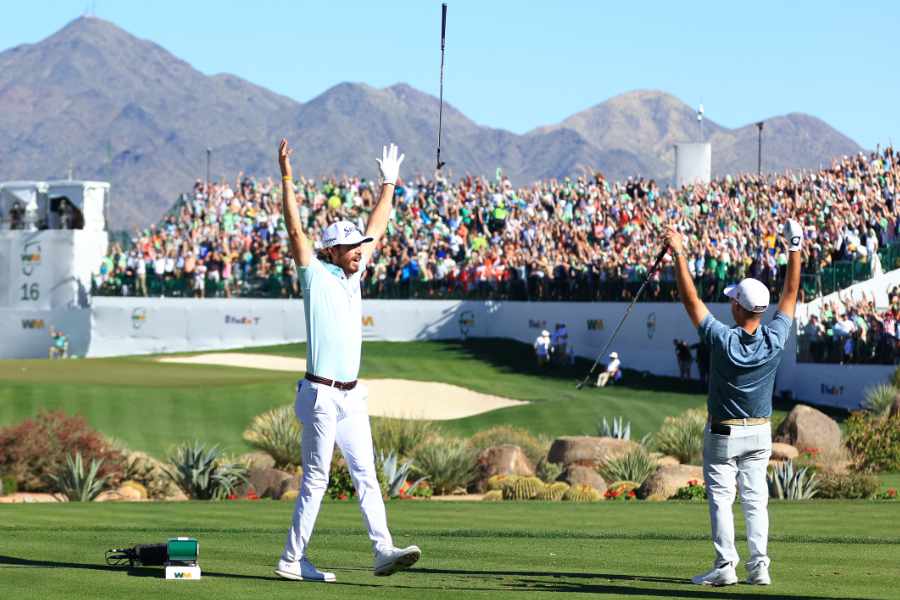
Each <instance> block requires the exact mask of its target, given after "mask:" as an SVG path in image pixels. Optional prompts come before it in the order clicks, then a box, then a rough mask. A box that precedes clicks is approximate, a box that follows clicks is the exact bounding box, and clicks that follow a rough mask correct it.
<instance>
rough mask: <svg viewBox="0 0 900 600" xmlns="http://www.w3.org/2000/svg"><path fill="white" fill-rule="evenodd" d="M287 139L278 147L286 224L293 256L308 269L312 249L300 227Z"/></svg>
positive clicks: (290, 151) (291, 150)
mask: <svg viewBox="0 0 900 600" xmlns="http://www.w3.org/2000/svg"><path fill="white" fill-rule="evenodd" d="M292 152H293V149H291V148H290V147H289V146H288V142H287V140H286V139H282V140H281V144H280V145H279V146H278V166H280V167H281V188H282V204H283V212H284V224H285V226H286V227H287V232H288V239H289V240H290V242H291V254H292V255H293V256H294V262H296V263H297V265H298V266H301V267H306V266H308V265H309V263H310V261H311V260H312V255H313V254H312V247H311V246H310V244H309V238H307V237H306V234H305V233H304V232H303V227H302V226H301V225H300V213H299V212H298V211H297V200H296V198H294V173H293V171H292V169H291V153H292Z"/></svg>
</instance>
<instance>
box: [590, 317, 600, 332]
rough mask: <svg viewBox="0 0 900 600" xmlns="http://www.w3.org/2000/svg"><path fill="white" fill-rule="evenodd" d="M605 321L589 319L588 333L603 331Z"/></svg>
mask: <svg viewBox="0 0 900 600" xmlns="http://www.w3.org/2000/svg"><path fill="white" fill-rule="evenodd" d="M603 328H604V325H603V319H588V320H587V330H588V331H603Z"/></svg>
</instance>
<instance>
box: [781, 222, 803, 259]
mask: <svg viewBox="0 0 900 600" xmlns="http://www.w3.org/2000/svg"><path fill="white" fill-rule="evenodd" d="M784 239H786V240H787V243H788V252H798V251H799V250H800V244H801V243H802V242H803V227H801V226H800V223H798V222H797V221H795V220H794V219H788V221H787V223H785V225H784Z"/></svg>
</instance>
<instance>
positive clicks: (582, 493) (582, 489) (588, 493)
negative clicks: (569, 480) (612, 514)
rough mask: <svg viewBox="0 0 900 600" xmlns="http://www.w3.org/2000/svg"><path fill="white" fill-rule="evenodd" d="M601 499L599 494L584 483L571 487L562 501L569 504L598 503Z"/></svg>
mask: <svg viewBox="0 0 900 600" xmlns="http://www.w3.org/2000/svg"><path fill="white" fill-rule="evenodd" d="M601 498H603V496H601V495H600V492H598V491H597V489H596V488H594V487H593V486H590V485H588V484H586V483H579V484H578V485H575V486H572V487H571V488H569V490H568V491H567V492H566V493H565V495H564V496H563V500H568V501H569V502H599V501H600V499H601Z"/></svg>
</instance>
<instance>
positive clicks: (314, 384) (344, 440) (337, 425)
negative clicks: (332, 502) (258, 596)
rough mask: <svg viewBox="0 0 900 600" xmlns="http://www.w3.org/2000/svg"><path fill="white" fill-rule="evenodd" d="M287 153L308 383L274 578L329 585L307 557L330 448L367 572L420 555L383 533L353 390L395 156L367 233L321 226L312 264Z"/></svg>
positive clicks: (363, 415) (360, 404)
mask: <svg viewBox="0 0 900 600" xmlns="http://www.w3.org/2000/svg"><path fill="white" fill-rule="evenodd" d="M291 152H292V150H291V149H290V148H289V147H288V143H287V140H281V145H280V147H279V149H278V163H279V165H280V166H281V175H282V183H283V189H284V217H285V223H286V225H287V231H288V237H289V239H290V244H291V252H292V254H293V256H294V261H295V262H296V263H297V265H298V267H299V269H300V281H301V284H302V287H303V308H304V310H305V313H306V339H307V346H306V368H307V372H306V376H305V378H304V379H303V380H302V381H301V382H300V383H299V385H298V389H297V398H296V402H295V404H294V411H295V412H296V414H297V418H298V419H300V421H301V422H302V423H303V440H302V447H303V481H302V483H301V486H300V494H299V496H298V497H297V504H296V507H295V509H294V518H293V522H292V524H291V529H290V532H289V533H288V537H287V543H286V544H285V547H284V552H283V554H282V555H281V559H280V560H279V561H278V566H277V567H276V568H275V572H276V573H277V574H278V575H280V576H281V577H284V578H285V579H292V580H296V581H334V580H335V576H334V574H333V573H325V572H322V571H319V570H318V569H316V568H315V567H314V566H313V565H312V563H311V562H310V561H309V559H308V558H307V556H306V552H307V548H308V545H309V539H310V536H311V535H312V532H313V527H314V526H315V523H316V516H317V515H318V513H319V507H320V506H321V503H322V496H323V495H324V494H325V489H326V487H327V486H328V475H329V471H330V467H331V458H332V453H333V451H334V445H335V443H337V445H338V447H339V448H340V449H341V452H342V453H343V455H344V458H345V459H346V461H347V467H348V468H349V470H350V476H351V478H352V479H353V485H354V487H355V488H356V492H357V495H358V496H359V506H360V509H361V510H362V514H363V520H364V521H365V524H366V528H367V529H368V533H369V539H370V540H372V546H373V549H374V552H375V575H391V574H393V573H395V572H396V571H399V570H401V569H405V568H408V567H409V566H411V565H412V564H413V563H415V562H416V561H417V560H419V557H420V556H421V552H420V550H419V548H417V547H416V546H410V547H408V548H403V549H399V548H395V547H394V545H393V542H392V540H391V534H390V531H388V526H387V516H386V514H385V510H384V501H383V500H382V498H381V488H380V486H379V485H378V478H377V475H376V470H375V456H374V452H373V449H372V433H371V430H370V429H369V415H368V410H367V402H366V401H367V391H366V389H365V387H364V386H362V385H359V384H357V381H356V377H357V374H358V373H359V360H360V352H361V349H362V301H361V297H360V278H361V277H362V273H363V272H364V271H365V266H366V263H367V262H368V261H369V259H370V258H371V257H372V253H373V252H374V250H375V241H376V240H378V239H379V238H380V237H381V236H382V235H383V234H384V231H385V229H386V228H387V223H388V219H389V218H390V214H391V209H392V199H393V197H394V186H395V184H396V182H397V177H398V175H399V171H400V163H402V162H403V156H402V155H401V156H400V157H399V158H398V157H397V147H396V146H394V145H393V144H391V147H390V150H388V149H387V148H385V149H384V151H383V154H382V158H381V159H380V160H377V162H378V166H379V168H380V170H381V176H382V178H383V180H384V182H383V185H382V188H381V198H380V199H379V201H378V204H376V206H375V209H374V210H373V211H372V215H371V217H370V218H369V223H368V226H367V227H366V233H365V235H364V234H363V233H361V232H360V231H359V229H357V227H356V226H355V225H353V224H352V223H350V222H348V221H339V222H337V223H333V224H332V225H330V226H328V227H327V228H326V229H325V232H324V233H323V236H322V240H321V243H320V248H321V253H320V255H319V257H316V256H315V254H314V252H313V248H312V246H311V244H310V241H309V239H308V238H307V237H306V234H305V232H304V231H303V227H302V225H301V223H300V216H299V213H298V211H297V203H296V201H295V199H294V186H293V172H292V170H291V160H290V156H291Z"/></svg>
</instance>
